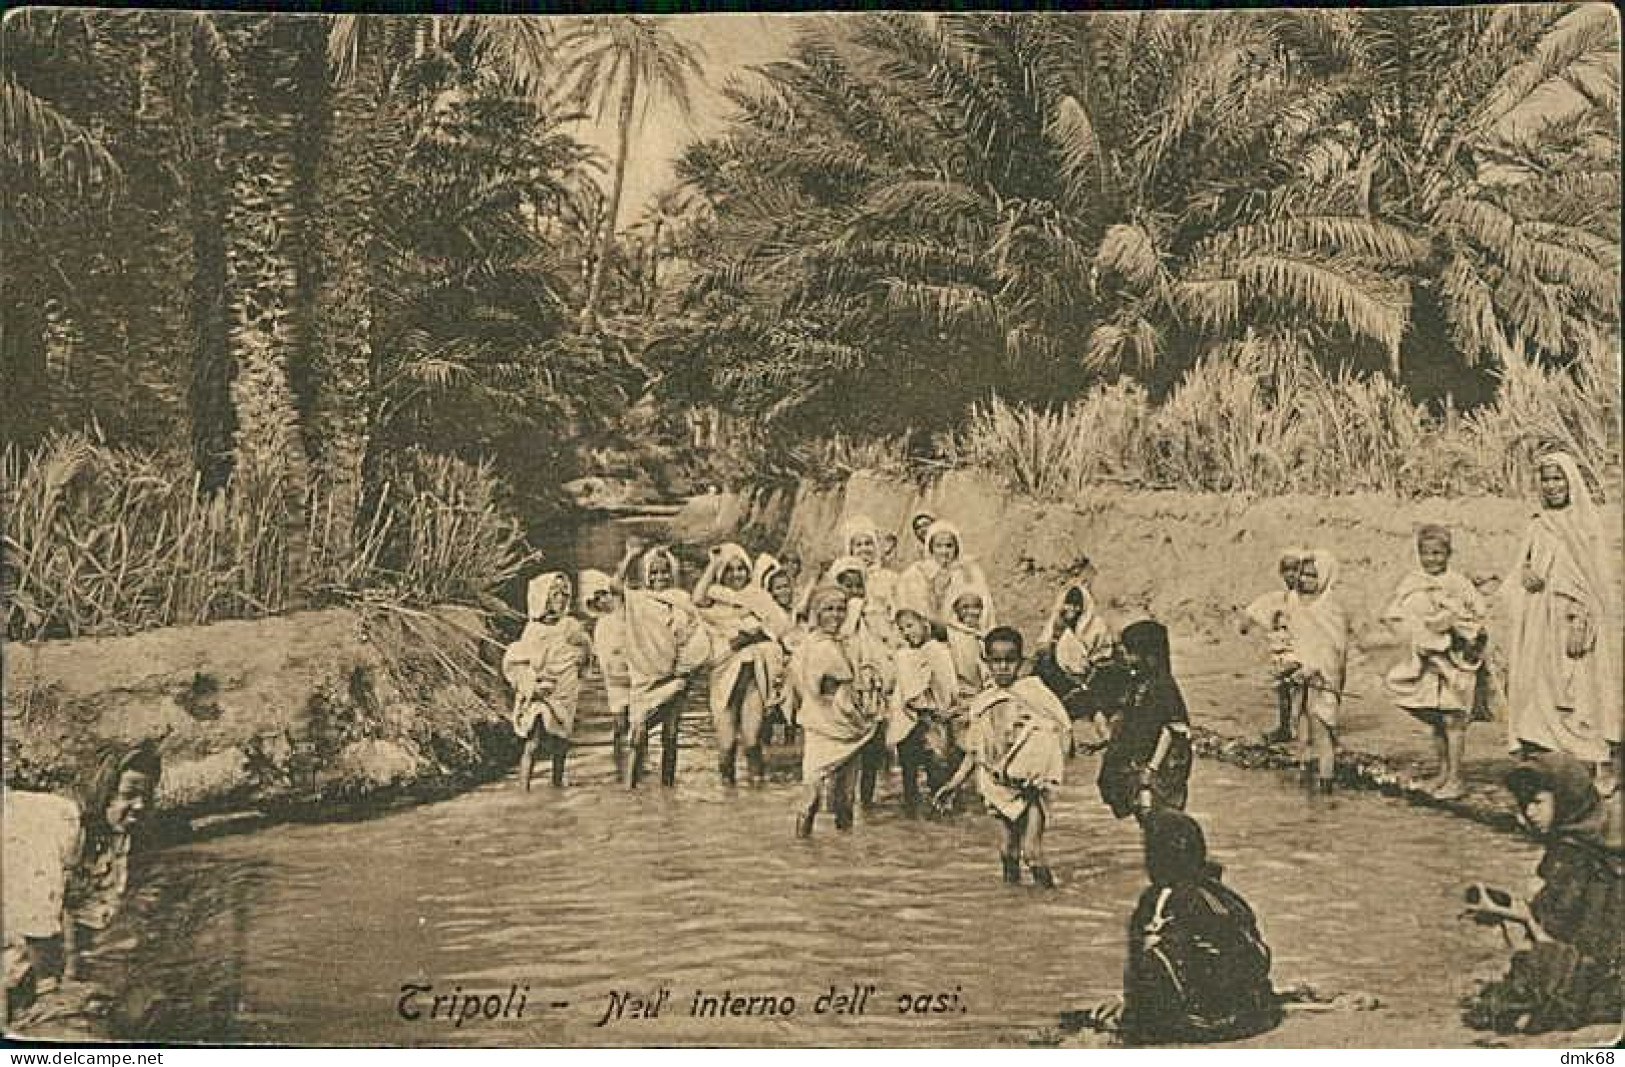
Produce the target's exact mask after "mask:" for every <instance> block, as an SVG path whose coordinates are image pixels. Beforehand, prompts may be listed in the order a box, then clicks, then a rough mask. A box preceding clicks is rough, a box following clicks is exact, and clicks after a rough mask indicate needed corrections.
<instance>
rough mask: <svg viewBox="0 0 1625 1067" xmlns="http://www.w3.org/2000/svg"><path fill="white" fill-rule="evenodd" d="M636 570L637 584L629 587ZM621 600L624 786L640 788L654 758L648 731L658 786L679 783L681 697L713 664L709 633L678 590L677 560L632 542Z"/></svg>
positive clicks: (621, 578) (620, 573)
mask: <svg viewBox="0 0 1625 1067" xmlns="http://www.w3.org/2000/svg"><path fill="white" fill-rule="evenodd" d="M634 564H636V570H637V577H638V585H637V587H632V586H631V585H630V584H629V583H627V582H626V580H625V577H626V573H627V571H629V570H631V569H633V566H634ZM617 574H618V579H617V587H618V588H619V589H620V591H621V595H622V597H623V601H622V605H621V611H622V612H623V613H624V618H625V634H626V664H627V677H628V683H629V687H630V696H629V708H628V713H629V719H630V723H629V730H628V737H627V740H628V743H629V745H630V748H631V755H630V759H629V760H628V761H627V772H626V782H627V785H628V786H629V787H631V788H636V787H637V785H638V782H639V781H640V779H641V777H642V774H643V764H644V761H645V760H646V758H647V756H648V751H649V730H650V728H651V727H652V726H654V725H656V724H658V725H659V727H660V742H661V759H660V781H661V784H662V785H666V786H671V785H675V784H676V782H677V735H678V729H679V727H680V726H681V723H682V703H683V701H682V697H683V694H684V693H685V692H687V690H688V686H689V679H690V678H691V677H692V676H693V674H694V673H695V672H696V671H698V670H700V668H702V667H704V666H705V665H706V663H708V662H709V661H710V658H711V640H710V633H709V631H708V630H707V629H706V627H705V626H704V624H703V623H702V622H701V621H700V617H699V614H698V613H697V612H696V611H695V609H694V605H693V601H692V599H691V598H690V597H689V595H688V591H687V590H686V589H681V588H679V587H678V586H677V585H676V584H675V583H676V579H677V574H678V570H677V561H676V559H675V558H674V557H673V556H672V554H671V552H670V551H669V550H667V549H665V548H663V547H660V546H655V547H653V548H649V549H647V550H644V549H643V547H642V544H641V543H640V542H638V541H637V540H635V539H633V540H629V541H628V542H627V547H626V556H625V557H624V558H623V559H622V561H621V565H620V568H619V570H618V571H617Z"/></svg>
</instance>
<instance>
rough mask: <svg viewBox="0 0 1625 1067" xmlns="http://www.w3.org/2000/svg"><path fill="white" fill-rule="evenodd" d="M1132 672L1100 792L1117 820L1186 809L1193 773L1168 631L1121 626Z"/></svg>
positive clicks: (1145, 623)
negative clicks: (1159, 811) (1165, 810)
mask: <svg viewBox="0 0 1625 1067" xmlns="http://www.w3.org/2000/svg"><path fill="white" fill-rule="evenodd" d="M1122 643H1123V654H1124V655H1125V657H1126V658H1127V659H1128V663H1129V667H1130V669H1131V670H1132V671H1133V672H1134V680H1133V681H1132V682H1131V683H1130V687H1129V692H1128V699H1127V700H1126V701H1125V702H1124V705H1123V711H1122V714H1121V715H1119V716H1117V718H1116V719H1115V720H1114V721H1113V723H1112V731H1111V740H1110V741H1109V742H1108V743H1107V745H1106V754H1105V756H1104V757H1103V758H1102V759H1101V762H1100V778H1099V785H1100V797H1101V799H1102V800H1104V801H1105V802H1106V803H1107V804H1108V805H1109V806H1110V807H1111V809H1112V814H1113V815H1115V816H1117V817H1118V818H1119V819H1121V818H1123V817H1124V816H1126V815H1130V814H1133V815H1135V816H1137V817H1139V818H1141V819H1143V818H1144V817H1145V814H1146V812H1148V811H1150V810H1152V809H1153V808H1165V809H1167V808H1171V809H1174V810H1177V811H1184V810H1185V800H1186V796H1187V794H1188V791H1189V785H1190V775H1191V738H1190V716H1189V714H1188V713H1187V712H1186V710H1185V698H1184V696H1183V695H1182V694H1181V693H1180V691H1179V683H1178V682H1176V681H1175V680H1174V673H1173V663H1172V657H1171V655H1170V653H1169V650H1168V630H1167V628H1166V627H1164V626H1163V625H1162V624H1161V623H1159V622H1154V621H1153V620H1151V619H1142V620H1141V621H1139V622H1136V623H1133V624H1131V625H1130V626H1128V627H1127V628H1126V629H1125V630H1124V631H1123V637H1122Z"/></svg>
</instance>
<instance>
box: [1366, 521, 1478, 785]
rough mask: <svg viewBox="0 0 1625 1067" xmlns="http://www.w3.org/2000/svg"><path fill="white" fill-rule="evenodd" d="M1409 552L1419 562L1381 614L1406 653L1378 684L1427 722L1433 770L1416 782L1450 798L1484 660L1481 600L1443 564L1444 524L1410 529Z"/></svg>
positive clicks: (1447, 533)
mask: <svg viewBox="0 0 1625 1067" xmlns="http://www.w3.org/2000/svg"><path fill="white" fill-rule="evenodd" d="M1416 558H1417V562H1418V564H1419V565H1420V569H1418V570H1416V571H1414V572H1412V573H1411V574H1408V575H1406V576H1405V579H1404V580H1403V581H1401V582H1400V583H1399V588H1398V589H1396V590H1395V591H1394V596H1393V599H1392V600H1391V601H1390V602H1389V604H1388V607H1387V609H1386V610H1384V611H1383V614H1382V618H1383V621H1384V622H1386V623H1388V624H1389V625H1391V626H1393V627H1394V628H1395V629H1396V630H1397V631H1398V632H1399V633H1400V635H1401V636H1402V637H1403V638H1404V639H1405V641H1406V643H1407V646H1408V647H1407V651H1408V653H1409V654H1408V655H1407V656H1406V657H1405V658H1404V659H1403V660H1401V661H1400V662H1399V663H1397V664H1395V665H1394V667H1393V669H1391V670H1390V671H1389V672H1388V674H1387V676H1386V677H1385V678H1384V683H1385V684H1386V686H1387V688H1388V692H1389V693H1391V694H1392V695H1393V697H1394V703H1396V704H1398V705H1399V706H1400V707H1401V708H1403V709H1404V710H1406V711H1408V712H1410V713H1411V714H1412V715H1414V716H1416V717H1417V718H1418V719H1420V720H1422V721H1423V722H1424V723H1426V724H1427V725H1428V726H1430V727H1432V729H1433V737H1434V742H1435V745H1436V746H1437V750H1438V753H1439V770H1438V773H1437V774H1436V775H1435V776H1434V778H1433V780H1432V781H1430V782H1428V783H1426V784H1425V785H1424V786H1423V787H1422V788H1424V789H1426V790H1427V791H1429V792H1431V793H1432V794H1433V795H1434V796H1436V797H1438V798H1440V799H1441V800H1450V799H1454V798H1456V797H1459V796H1461V794H1462V782H1461V763H1462V753H1463V751H1464V749H1465V748H1466V745H1467V720H1468V719H1469V717H1470V716H1471V714H1472V709H1473V699H1474V697H1475V696H1476V695H1477V691H1478V682H1479V671H1480V669H1481V668H1482V666H1483V662H1484V638H1485V634H1484V614H1485V606H1484V601H1483V598H1481V597H1480V596H1479V595H1478V590H1477V589H1475V588H1474V587H1473V583H1472V582H1470V581H1468V580H1467V579H1466V578H1464V577H1462V576H1461V574H1459V573H1458V572H1456V571H1452V570H1450V531H1449V530H1447V529H1445V528H1444V527H1443V526H1433V525H1428V526H1423V527H1422V528H1421V529H1420V530H1418V531H1417V533H1416Z"/></svg>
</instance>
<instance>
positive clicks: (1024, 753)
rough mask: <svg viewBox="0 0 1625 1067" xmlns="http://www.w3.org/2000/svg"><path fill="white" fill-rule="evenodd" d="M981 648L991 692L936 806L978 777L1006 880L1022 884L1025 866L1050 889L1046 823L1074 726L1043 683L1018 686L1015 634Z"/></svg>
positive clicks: (980, 699)
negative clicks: (994, 826) (995, 830)
mask: <svg viewBox="0 0 1625 1067" xmlns="http://www.w3.org/2000/svg"><path fill="white" fill-rule="evenodd" d="M983 646H984V649H985V651H986V655H987V668H988V674H989V675H990V676H991V678H992V681H993V685H992V687H991V688H989V689H986V690H984V691H983V692H982V693H981V694H980V695H979V696H977V697H976V699H975V700H974V701H973V702H972V704H971V709H970V733H969V735H968V736H967V738H966V744H965V757H964V759H962V760H961V761H960V763H959V769H958V770H956V771H955V772H954V775H953V777H952V778H950V779H949V780H948V782H947V783H946V784H945V785H944V786H943V787H942V788H941V789H939V790H938V791H937V797H936V799H937V803H938V804H946V803H947V802H948V800H949V798H950V797H951V796H952V795H953V792H954V790H956V789H958V788H959V786H960V784H961V783H963V782H964V781H965V779H966V778H968V777H969V776H970V773H971V771H973V770H974V771H975V772H976V785H977V789H978V791H979V792H980V793H981V794H982V799H983V800H984V801H985V802H986V803H987V806H988V810H989V811H990V812H992V814H993V816H994V817H995V818H996V819H997V820H998V822H999V831H1000V840H999V860H1000V862H1001V863H1003V865H1004V880H1005V881H1006V882H1010V883H1017V882H1020V881H1021V862H1022V860H1023V859H1025V860H1026V861H1027V865H1028V867H1029V868H1030V869H1031V871H1032V876H1033V883H1034V884H1035V885H1038V886H1042V887H1043V888H1045V889H1053V888H1054V887H1055V876H1054V875H1053V874H1051V873H1050V869H1049V863H1048V861H1047V860H1046V859H1045V857H1044V823H1045V821H1046V819H1047V818H1048V812H1049V798H1050V796H1051V794H1052V793H1053V792H1054V791H1055V789H1056V788H1057V787H1059V786H1060V784H1061V781H1062V779H1063V778H1064V776H1065V773H1066V743H1067V737H1068V735H1069V734H1070V732H1071V730H1072V720H1071V719H1069V718H1067V714H1066V709H1065V708H1063V707H1062V706H1061V702H1060V701H1059V700H1057V699H1055V694H1054V693H1051V692H1050V691H1049V687H1048V686H1046V685H1045V684H1044V683H1043V682H1041V681H1039V680H1038V679H1037V678H1033V677H1026V678H1017V675H1018V674H1019V673H1020V671H1021V661H1022V642H1021V634H1020V633H1019V632H1018V631H1016V630H1014V629H1011V628H1010V627H1008V626H1000V627H997V628H995V629H994V630H993V631H992V632H990V633H989V634H988V635H987V638H986V640H985V641H984V643H983Z"/></svg>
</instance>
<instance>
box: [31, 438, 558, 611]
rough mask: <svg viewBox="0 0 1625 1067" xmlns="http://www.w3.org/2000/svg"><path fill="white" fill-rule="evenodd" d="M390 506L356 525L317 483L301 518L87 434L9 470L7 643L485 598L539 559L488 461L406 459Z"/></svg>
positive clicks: (258, 494) (245, 484) (257, 489)
mask: <svg viewBox="0 0 1625 1067" xmlns="http://www.w3.org/2000/svg"><path fill="white" fill-rule="evenodd" d="M397 465H398V467H399V468H400V470H401V472H402V473H401V475H400V477H399V478H398V480H397V481H396V482H395V483H393V484H392V485H390V486H386V487H385V489H384V492H383V494H382V495H383V506H381V507H380V508H378V509H377V511H376V512H375V513H374V515H373V518H372V519H371V521H370V522H367V523H365V524H363V525H362V526H361V528H359V529H357V528H352V526H353V524H352V522H351V519H350V517H349V516H348V515H341V514H340V513H339V511H340V509H339V508H338V507H337V505H336V502H335V498H334V496H333V494H330V493H328V492H327V491H326V490H325V489H324V488H323V487H321V486H316V487H314V488H313V489H312V490H311V492H310V494H309V496H308V498H307V499H306V501H305V506H304V507H303V508H302V509H301V513H300V514H299V515H296V516H290V515H288V514H287V513H286V511H285V510H284V509H285V507H286V505H285V504H284V503H283V501H284V500H285V497H284V495H283V494H280V493H278V492H274V491H271V489H270V487H267V486H265V485H261V484H256V482H255V480H254V478H253V477H246V478H244V479H241V480H236V481H233V482H231V483H229V484H228V485H227V486H225V487H224V488H223V489H221V490H220V491H218V492H216V493H212V494H211V493H207V492H205V491H203V489H202V486H201V485H200V484H199V482H198V480H197V479H196V477H195V476H193V475H192V474H190V472H188V473H185V474H177V473H175V472H174V471H173V470H172V469H171V468H169V467H168V466H166V465H165V464H164V463H162V462H161V461H160V460H158V459H157V458H155V457H153V456H150V455H146V454H142V453H138V452H129V451H121V450H117V449H110V448H106V447H103V446H100V445H97V444H95V443H93V442H92V441H91V440H90V439H88V438H87V437H85V436H83V435H82V434H68V435H64V436H59V437H55V438H52V439H50V440H48V441H46V442H45V443H44V444H43V445H41V446H40V447H39V448H38V449H36V450H34V451H33V452H31V453H29V454H27V455H23V454H21V453H19V452H17V451H15V450H9V449H8V450H7V452H6V454H5V456H4V459H3V462H0V498H3V500H0V502H3V505H4V513H5V535H4V549H5V553H4V593H5V633H6V636H7V637H8V638H11V639H24V640H29V639H34V638H39V637H77V636H83V635H106V634H123V633H133V632H135V631H138V630H144V629H149V628H152V627H157V626H170V625H182V624H199V623H207V622H213V621H217V620H220V619H236V618H253V617H258V616H263V615H270V614H275V613H277V612H281V611H287V610H291V609H294V608H299V607H307V606H311V605H313V604H319V603H325V602H331V601H333V600H335V599H342V598H344V597H347V596H353V595H359V594H360V593H362V592H363V591H366V590H375V591H376V590H386V591H387V593H388V595H389V596H390V597H392V598H395V599H399V600H402V601H404V602H406V603H422V604H429V603H436V602H441V601H459V602H465V603H480V604H482V605H483V606H487V607H489V606H490V604H489V602H488V601H485V600H483V599H482V598H483V597H484V594H485V593H486V591H487V590H489V589H491V588H493V587H495V586H497V585H499V584H500V583H502V582H504V581H506V580H508V578H510V577H511V576H512V575H513V574H514V573H515V571H516V570H517V569H518V568H519V567H520V566H522V565H523V563H524V562H525V560H526V559H527V555H526V552H525V546H524V541H523V537H522V535H521V534H520V532H519V529H518V527H517V525H516V524H515V523H514V522H513V521H512V520H511V519H509V518H507V517H506V515H505V514H504V513H503V512H502V511H501V509H500V508H498V507H497V505H496V503H495V498H496V492H497V486H496V481H495V479H494V477H492V475H491V472H490V470H489V469H488V468H487V467H485V466H470V465H468V464H463V463H460V462H458V461H456V460H450V459H445V458H441V457H418V456H410V455H409V456H407V457H404V458H403V461H402V462H400V463H399V464H397Z"/></svg>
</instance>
